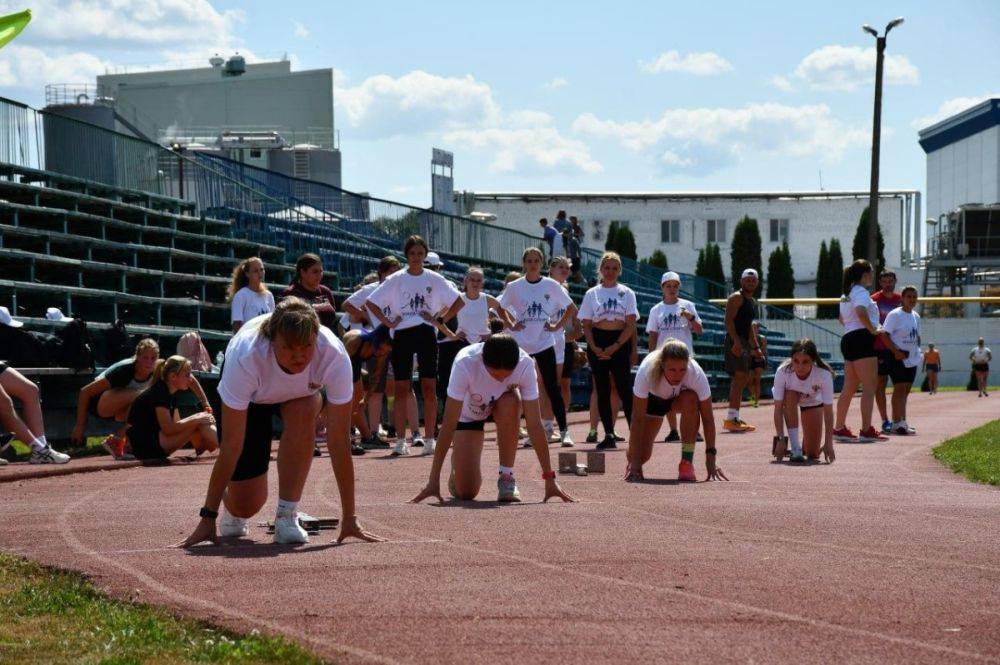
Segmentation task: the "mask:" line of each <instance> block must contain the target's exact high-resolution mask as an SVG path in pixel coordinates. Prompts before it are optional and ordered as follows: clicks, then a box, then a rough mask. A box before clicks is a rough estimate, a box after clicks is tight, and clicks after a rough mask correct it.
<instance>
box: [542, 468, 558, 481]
mask: <svg viewBox="0 0 1000 665" xmlns="http://www.w3.org/2000/svg"><path fill="white" fill-rule="evenodd" d="M555 477H556V472H555V471H553V470H551V469H549V470H548V471H543V472H542V480H555Z"/></svg>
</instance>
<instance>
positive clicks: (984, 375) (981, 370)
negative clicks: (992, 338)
mask: <svg viewBox="0 0 1000 665" xmlns="http://www.w3.org/2000/svg"><path fill="white" fill-rule="evenodd" d="M992 360H993V352H992V351H990V349H989V347H987V346H986V340H985V339H983V338H982V337H980V338H979V341H978V342H977V343H976V345H975V346H974V347H972V353H970V354H969V362H971V363H972V371H973V372H975V373H976V383H977V384H978V388H979V397H989V396H990V393H989V392H988V391H987V388H988V387H989V385H990V383H989V377H990V362H991V361H992Z"/></svg>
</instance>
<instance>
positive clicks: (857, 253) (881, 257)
mask: <svg viewBox="0 0 1000 665" xmlns="http://www.w3.org/2000/svg"><path fill="white" fill-rule="evenodd" d="M868 220H869V214H868V208H867V207H865V209H864V211H862V213H861V219H859V220H858V230H857V231H855V232H854V243H853V244H852V245H851V257H852V258H851V260H852V261H853V260H855V259H867V258H868ZM876 238H877V240H876V245H877V247H878V249H877V252H878V260H877V261H875V276H876V277H877V276H878V274H879V273H881V272H882V269H883V268H885V238H883V237H882V226H881V225H879V226H878V228H877V229H876ZM869 260H870V259H869ZM841 268H843V266H841Z"/></svg>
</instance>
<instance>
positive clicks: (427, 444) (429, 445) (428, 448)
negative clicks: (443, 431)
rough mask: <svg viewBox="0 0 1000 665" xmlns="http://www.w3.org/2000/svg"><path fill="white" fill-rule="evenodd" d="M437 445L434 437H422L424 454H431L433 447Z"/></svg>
mask: <svg viewBox="0 0 1000 665" xmlns="http://www.w3.org/2000/svg"><path fill="white" fill-rule="evenodd" d="M436 445H437V440H436V439H424V455H433V454H434V447H435V446H436Z"/></svg>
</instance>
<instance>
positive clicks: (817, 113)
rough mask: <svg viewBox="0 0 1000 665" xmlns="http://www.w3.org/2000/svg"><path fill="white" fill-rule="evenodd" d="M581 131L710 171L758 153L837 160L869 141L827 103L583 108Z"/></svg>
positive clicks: (672, 164) (666, 165) (672, 167)
mask: <svg viewBox="0 0 1000 665" xmlns="http://www.w3.org/2000/svg"><path fill="white" fill-rule="evenodd" d="M573 130H574V131H575V132H577V133H578V134H581V135H583V136H588V137H591V138H596V139H605V140H612V141H617V142H618V143H619V144H620V145H622V146H624V147H625V148H626V149H628V150H630V151H632V152H634V153H637V154H642V155H647V156H649V157H650V158H652V159H653V160H655V161H656V162H657V163H658V164H659V165H660V166H661V167H662V168H663V169H664V170H667V171H685V172H689V173H692V174H707V173H711V172H712V171H715V170H718V169H719V168H722V167H724V166H727V165H732V164H735V163H738V162H740V161H743V160H746V159H750V158H752V156H753V155H755V154H762V155H779V156H786V157H791V158H804V157H809V158H818V159H820V160H822V161H826V162H836V161H839V160H840V159H842V158H843V156H844V154H845V153H846V152H847V151H848V150H850V149H852V148H855V147H863V146H865V145H867V143H868V142H869V140H870V134H869V132H868V130H867V129H866V128H862V127H852V126H849V125H846V124H845V123H843V122H842V121H840V120H838V119H837V118H835V117H833V115H832V114H831V112H830V109H829V108H828V107H827V106H826V105H823V104H819V105H813V106H788V105H784V104H776V103H767V104H750V105H747V106H744V107H741V108H698V109H668V110H667V111H665V112H664V113H663V114H662V115H661V116H660V117H659V118H656V119H654V120H640V121H616V120H607V119H601V118H598V117H597V116H595V115H594V114H592V113H585V114H583V115H581V116H579V117H578V118H577V119H576V120H575V121H574V122H573Z"/></svg>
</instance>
